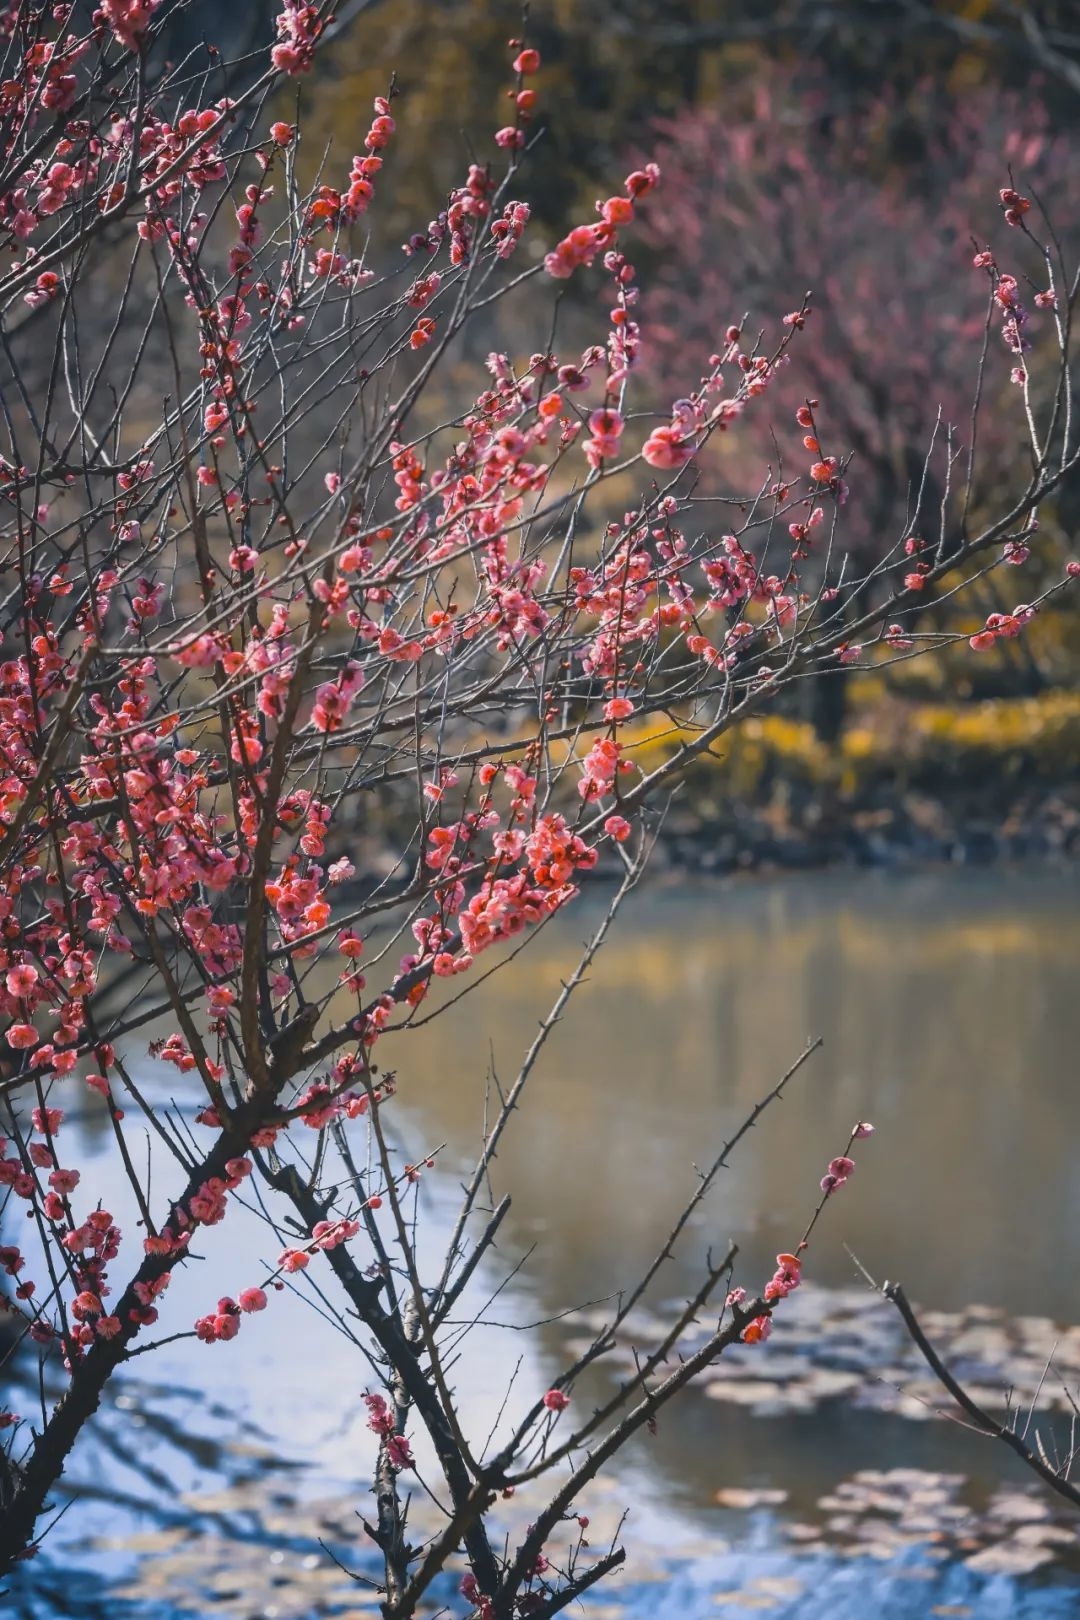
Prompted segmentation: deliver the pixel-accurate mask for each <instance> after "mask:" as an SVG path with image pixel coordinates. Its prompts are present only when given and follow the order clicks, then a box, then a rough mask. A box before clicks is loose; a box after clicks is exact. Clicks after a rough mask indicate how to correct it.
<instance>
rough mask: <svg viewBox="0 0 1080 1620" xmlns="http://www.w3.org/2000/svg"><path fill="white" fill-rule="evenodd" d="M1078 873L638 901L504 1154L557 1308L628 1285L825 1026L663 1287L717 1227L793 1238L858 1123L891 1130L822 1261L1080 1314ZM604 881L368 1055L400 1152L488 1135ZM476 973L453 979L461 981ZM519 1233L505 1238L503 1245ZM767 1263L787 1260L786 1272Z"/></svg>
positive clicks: (868, 880)
mask: <svg viewBox="0 0 1080 1620" xmlns="http://www.w3.org/2000/svg"><path fill="white" fill-rule="evenodd" d="M1077 894H1078V884H1077V881H1076V879H1075V877H1074V876H1073V875H1072V874H1070V873H1068V872H1063V873H1054V872H1042V873H1036V874H1034V875H1032V874H1024V873H1004V874H1002V873H986V874H976V873H959V874H957V873H943V874H938V875H928V876H917V877H907V878H876V877H862V878H837V877H835V876H833V877H811V878H800V879H796V880H790V881H780V882H776V883H772V884H760V883H759V884H753V885H751V884H748V885H745V886H738V885H735V886H731V887H726V888H725V887H722V886H715V887H712V886H708V887H705V886H703V887H701V888H698V889H696V890H689V889H680V890H669V891H655V890H654V891H652V892H645V893H641V894H639V895H637V896H635V897H634V898H633V899H632V900H631V902H630V903H629V905H628V906H627V908H626V909H625V910H624V912H623V913H622V915H621V917H620V919H619V920H618V922H617V923H616V928H615V933H614V935H613V937H612V939H611V940H610V942H609V943H608V944H607V945H606V946H605V947H604V949H603V951H602V952H601V954H600V956H599V957H598V958H597V961H596V963H595V964H594V967H593V969H592V970H591V972H590V976H589V983H588V984H587V986H585V987H584V988H583V989H582V990H581V991H579V992H578V995H577V997H576V998H575V1000H574V1001H573V1002H572V1004H571V1007H570V1010H569V1012H568V1014H567V1016H566V1018H565V1020H564V1022H563V1023H562V1025H561V1026H560V1027H559V1028H558V1029H556V1030H555V1032H554V1033H553V1035H552V1036H551V1039H550V1041H549V1043H548V1046H547V1048H546V1049H545V1052H544V1055H543V1057H542V1058H541V1061H540V1063H539V1065H538V1067H537V1070H536V1072H535V1074H534V1077H533V1079H532V1081H531V1083H530V1089H529V1092H528V1094H527V1096H526V1098H525V1101H524V1103H523V1106H522V1109H521V1111H520V1114H519V1116H518V1117H517V1119H516V1120H515V1122H514V1125H513V1127H512V1129H511V1131H510V1133H509V1134H508V1136H507V1138H506V1139H505V1140H504V1144H503V1146H502V1147H501V1148H500V1152H499V1156H498V1161H497V1165H496V1170H495V1175H494V1185H495V1191H496V1193H502V1192H503V1191H511V1192H512V1194H513V1198H514V1212H513V1216H512V1220H511V1223H510V1237H509V1239H508V1240H507V1242H506V1243H504V1253H505V1254H506V1256H507V1258H508V1259H509V1258H514V1257H516V1249H520V1248H522V1247H524V1246H525V1245H527V1244H529V1243H531V1242H533V1241H537V1240H538V1248H537V1251H536V1253H535V1255H534V1256H533V1257H532V1259H531V1260H530V1263H529V1284H530V1288H531V1290H534V1291H535V1293H536V1295H537V1299H538V1304H539V1305H541V1306H542V1307H544V1308H550V1309H552V1310H557V1309H561V1308H563V1307H565V1306H566V1305H568V1304H570V1303H572V1302H573V1301H575V1300H576V1299H579V1298H584V1297H591V1296H593V1295H595V1294H597V1293H599V1292H603V1291H607V1290H609V1289H610V1288H612V1287H613V1286H617V1285H619V1284H623V1283H626V1282H628V1281H630V1280H631V1279H632V1277H633V1275H634V1273H635V1271H636V1269H637V1268H639V1267H640V1265H641V1264H642V1262H643V1261H644V1260H645V1259H647V1258H648V1257H649V1256H650V1255H651V1254H652V1252H653V1251H654V1250H655V1248H656V1247H657V1245H658V1243H659V1242H660V1241H661V1240H662V1238H663V1236H664V1234H665V1233H666V1231H667V1229H668V1225H669V1224H670V1220H671V1217H672V1215H673V1213H674V1211H675V1210H676V1208H677V1206H678V1204H679V1201H680V1199H681V1198H682V1197H684V1196H685V1194H686V1193H687V1192H688V1191H689V1190H690V1189H691V1188H692V1186H693V1182H694V1166H695V1165H704V1164H706V1163H707V1162H708V1160H709V1158H710V1156H711V1155H712V1154H713V1153H714V1152H715V1151H716V1148H717V1146H718V1145H719V1144H720V1142H721V1141H722V1140H723V1139H724V1137H725V1135H726V1134H728V1133H730V1131H731V1130H732V1129H733V1128H734V1127H735V1126H736V1125H737V1124H738V1122H739V1121H740V1119H741V1118H742V1117H743V1116H744V1115H745V1113H746V1112H747V1110H748V1109H749V1107H750V1106H751V1105H752V1104H753V1103H754V1102H755V1101H756V1100H757V1099H758V1098H759V1097H761V1096H762V1095H763V1094H764V1093H765V1092H767V1091H768V1090H769V1089H770V1087H771V1086H772V1085H773V1084H774V1083H775V1081H776V1079H777V1078H778V1077H779V1075H780V1074H781V1073H783V1071H784V1070H785V1069H786V1068H787V1067H788V1066H789V1065H790V1063H791V1061H792V1060H793V1058H794V1057H795V1056H796V1055H797V1054H798V1052H799V1051H800V1050H801V1049H802V1047H803V1046H804V1044H805V1042H806V1040H807V1038H808V1037H809V1036H816V1035H820V1036H822V1037H823V1038H824V1041H825V1046H824V1050H823V1052H821V1053H819V1054H818V1055H817V1056H816V1057H815V1058H814V1059H813V1060H812V1061H811V1064H810V1065H809V1066H808V1068H807V1069H806V1070H804V1072H803V1074H802V1075H801V1076H799V1077H798V1078H797V1079H796V1080H795V1082H794V1083H793V1085H792V1087H791V1090H790V1091H789V1093H788V1095H787V1097H786V1099H785V1100H784V1102H783V1103H782V1104H781V1105H780V1106H779V1107H777V1108H775V1109H773V1110H772V1111H771V1112H770V1114H769V1115H767V1116H766V1118H765V1120H764V1121H763V1122H762V1123H761V1124H760V1125H759V1126H758V1127H757V1129H756V1130H755V1131H754V1132H753V1133H752V1135H751V1137H750V1139H749V1140H748V1141H747V1142H745V1143H744V1144H743V1145H742V1146H741V1147H740V1148H739V1150H738V1152H737V1154H736V1155H735V1157H734V1159H733V1162H732V1166H731V1168H730V1170H729V1171H727V1172H725V1174H724V1175H723V1177H722V1178H721V1182H720V1186H719V1190H718V1193H717V1195H716V1196H715V1197H714V1198H713V1199H712V1200H711V1202H710V1204H709V1207H708V1215H707V1219H706V1220H705V1221H704V1222H701V1223H699V1224H698V1226H697V1228H696V1230H695V1232H694V1234H693V1236H692V1237H691V1238H690V1239H688V1240H687V1242H686V1243H685V1244H684V1245H683V1247H682V1249H681V1250H680V1254H679V1257H678V1262H677V1266H676V1268H675V1269H674V1270H673V1272H672V1274H671V1277H670V1279H669V1285H668V1286H669V1288H670V1291H671V1292H673V1293H674V1292H678V1291H679V1289H680V1288H681V1287H682V1286H684V1285H685V1284H686V1283H688V1281H689V1279H690V1277H691V1275H692V1273H693V1269H694V1262H695V1260H697V1261H699V1260H700V1257H701V1254H702V1252H703V1250H704V1248H705V1247H706V1246H707V1245H708V1244H712V1245H713V1246H716V1245H717V1244H719V1243H722V1242H723V1241H724V1240H725V1239H726V1238H728V1237H729V1236H730V1237H734V1238H736V1239H737V1240H738V1241H739V1242H740V1244H741V1245H742V1246H743V1250H744V1254H745V1256H746V1259H747V1262H748V1265H749V1267H750V1270H749V1273H748V1277H747V1280H748V1281H753V1280H754V1279H755V1275H756V1271H755V1269H754V1268H759V1267H760V1266H762V1265H764V1264H767V1263H768V1262H769V1261H770V1260H771V1256H772V1254H773V1252H774V1251H775V1249H776V1248H778V1247H782V1248H787V1247H790V1246H791V1244H792V1243H793V1242H794V1241H795V1240H796V1239H797V1238H798V1236H799V1234H800V1233H801V1231H802V1229H803V1227H804V1226H805V1223H806V1220H807V1218H808V1215H809V1213H810V1211H811V1209H812V1207H813V1203H814V1201H815V1195H816V1192H817V1181H818V1178H819V1176H820V1175H821V1173H822V1171H823V1169H824V1166H825V1163H826V1162H827V1160H828V1159H829V1158H830V1157H831V1156H832V1155H833V1154H834V1153H836V1152H839V1151H840V1149H841V1148H842V1147H843V1145H844V1143H845V1142H846V1140H847V1132H848V1130H849V1129H850V1127H851V1126H852V1125H853V1124H854V1122H855V1121H856V1120H857V1119H859V1118H867V1119H870V1120H872V1121H873V1123H874V1124H875V1126H876V1127H877V1134H876V1135H875V1137H874V1138H873V1140H872V1141H870V1142H864V1143H862V1144H860V1146H859V1151H858V1154H857V1159H858V1168H857V1171H856V1174H855V1176H854V1177H853V1178H852V1180H851V1182H850V1183H849V1185H848V1186H847V1187H846V1188H845V1189H844V1190H843V1193H842V1195H840V1196H838V1197H837V1198H836V1200H835V1201H834V1203H833V1205H832V1206H830V1208H829V1210H828V1211H827V1219H826V1220H825V1222H824V1223H823V1226H822V1228H821V1230H820V1234H819V1236H818V1237H817V1239H816V1240H815V1245H814V1254H813V1257H812V1265H813V1270H814V1274H815V1275H816V1276H817V1277H818V1278H819V1279H820V1280H822V1281H827V1282H846V1281H849V1280H850V1279H851V1278H852V1275H853V1268H852V1265H851V1262H850V1261H849V1260H848V1258H847V1256H846V1255H845V1252H844V1248H843V1244H844V1243H845V1242H846V1243H848V1244H849V1245H850V1246H851V1247H852V1248H853V1249H854V1250H855V1252H856V1253H857V1254H858V1255H859V1257H860V1259H861V1260H862V1261H863V1262H864V1263H865V1264H866V1265H867V1266H868V1267H869V1269H870V1270H871V1271H873V1272H874V1273H875V1274H876V1275H879V1276H884V1275H888V1276H892V1277H901V1278H902V1279H903V1280H904V1282H905V1283H906V1284H907V1286H908V1288H909V1291H910V1292H912V1293H913V1294H915V1295H916V1296H918V1297H919V1298H921V1299H924V1300H927V1301H932V1302H933V1303H934V1304H940V1305H942V1306H947V1305H952V1304H958V1303H962V1302H963V1301H965V1300H971V1299H976V1300H980V1301H982V1302H985V1303H999V1302H1000V1303H1005V1304H1008V1305H1010V1306H1011V1308H1012V1309H1014V1310H1018V1311H1024V1310H1038V1309H1042V1310H1046V1311H1050V1310H1055V1311H1057V1312H1059V1313H1060V1312H1061V1311H1062V1310H1063V1309H1065V1310H1069V1309H1075V1306H1074V1303H1073V1301H1072V1300H1071V1299H1069V1298H1068V1293H1067V1291H1066V1292H1065V1293H1063V1291H1062V1286H1061V1284H1062V1279H1063V1277H1065V1276H1067V1275H1070V1274H1072V1275H1075V1270H1076V1261H1077V1259H1078V1258H1080V1223H1078V1221H1077V1218H1076V1217H1077V1215H1078V1214H1080V1152H1078V1137H1077V1131H1076V1122H1077V1102H1076V1088H1077V1063H1076V1053H1077V1051H1078V1049H1080V991H1078V968H1080V911H1078V909H1077V906H1076V899H1077ZM603 904H604V899H603V897H601V896H600V895H599V894H595V893H594V894H591V895H589V896H587V897H586V898H585V899H584V900H583V901H582V902H581V903H580V905H579V908H578V910H577V912H576V914H574V915H567V916H566V917H565V918H564V919H561V920H560V922H559V925H558V928H557V929H556V928H552V929H550V930H548V931H546V933H545V934H544V935H543V936H542V937H541V938H540V939H538V940H536V941H535V942H533V943H532V944H531V945H530V946H529V947H528V949H527V950H526V951H524V952H523V953H522V954H521V956H520V957H519V958H517V959H516V960H515V961H514V962H512V963H510V964H509V965H508V966H507V967H506V969H505V971H504V972H502V973H501V974H500V975H499V976H498V977H497V978H496V980H495V982H494V983H492V984H489V985H488V986H486V987H485V988H484V989H483V990H482V991H481V992H480V993H479V994H477V995H476V996H475V997H466V998H465V1000H464V1001H462V1002H461V1003H460V1004H459V1005H458V1006H456V1007H453V1008H451V1009H450V1010H449V1011H448V1012H447V1013H446V1014H445V1016H442V1017H440V1018H438V1019H437V1020H435V1021H434V1022H432V1023H431V1024H427V1025H425V1026H424V1027H422V1028H419V1029H417V1030H415V1031H410V1032H403V1033H402V1034H401V1035H398V1036H395V1037H393V1039H392V1040H389V1039H388V1040H387V1041H386V1043H385V1045H384V1046H383V1047H382V1048H381V1049H380V1056H382V1057H384V1059H385V1061H386V1063H387V1064H388V1065H392V1066H394V1067H396V1069H397V1072H398V1077H399V1084H400V1099H401V1103H402V1104H403V1105H404V1111H405V1112H406V1114H407V1116H408V1118H409V1120H410V1123H411V1131H410V1133H409V1134H410V1143H409V1146H410V1148H414V1149H416V1150H417V1151H419V1149H420V1148H421V1147H422V1146H431V1145H433V1144H434V1143H436V1142H445V1143H446V1144H447V1158H448V1159H449V1161H450V1162H451V1163H452V1164H454V1165H462V1166H463V1165H464V1164H465V1163H466V1162H467V1160H468V1158H469V1155H470V1153H471V1151H472V1150H473V1149H474V1146H475V1144H476V1142H477V1141H478V1138H479V1134H480V1130H481V1126H482V1120H483V1117H484V1107H485V1090H486V1084H485V1082H486V1077H487V1075H488V1073H489V1071H490V1070H491V1067H492V1064H494V1069H495V1072H496V1073H497V1075H498V1078H499V1081H500V1082H501V1083H502V1084H503V1085H504V1086H505V1085H506V1084H507V1083H509V1082H510V1081H511V1080H512V1079H513V1077H514V1074H515V1073H516V1070H517V1066H518V1063H519V1061H520V1057H521V1054H522V1051H523V1049H524V1047H525V1046H526V1045H527V1044H528V1042H529V1041H530V1040H531V1039H532V1036H533V1034H534V1032H535V1030H536V1027H537V1024H538V1021H539V1020H540V1018H541V1017H542V1016H543V1015H544V1013H545V1011H546V1009H547V1007H548V1006H549V1005H550V1004H551V1001H552V1000H553V999H554V997H555V995H557V993H558V990H559V986H560V983H561V981H562V979H564V978H565V977H566V976H567V975H568V973H569V971H570V970H571V969H572V966H573V962H574V951H575V948H576V946H577V945H578V944H579V943H580V941H581V940H583V939H584V938H585V937H586V935H587V933H588V932H589V930H590V928H591V927H592V926H593V925H594V924H595V922H596V920H597V919H598V917H599V915H600V912H601V909H602V906H603ZM460 982H461V981H455V987H456V986H457V985H459V984H460ZM515 1245H516V1249H515ZM770 1269H771V1266H770Z"/></svg>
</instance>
